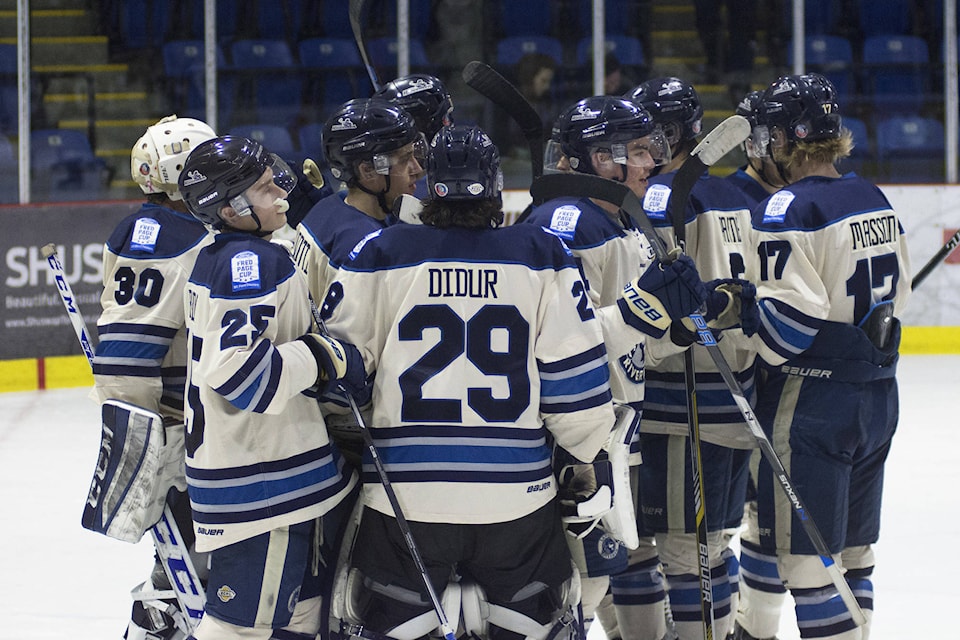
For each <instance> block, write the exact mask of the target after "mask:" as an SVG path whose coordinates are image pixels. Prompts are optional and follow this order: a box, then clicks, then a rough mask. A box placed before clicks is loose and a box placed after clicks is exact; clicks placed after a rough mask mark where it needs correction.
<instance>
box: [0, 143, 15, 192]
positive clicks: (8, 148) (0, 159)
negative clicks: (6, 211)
mask: <svg viewBox="0 0 960 640" xmlns="http://www.w3.org/2000/svg"><path fill="white" fill-rule="evenodd" d="M19 188H20V183H19V174H18V165H17V149H16V147H14V145H13V142H12V141H11V140H10V139H9V138H7V137H6V136H0V203H2V204H13V203H16V202H19V200H20V189H19Z"/></svg>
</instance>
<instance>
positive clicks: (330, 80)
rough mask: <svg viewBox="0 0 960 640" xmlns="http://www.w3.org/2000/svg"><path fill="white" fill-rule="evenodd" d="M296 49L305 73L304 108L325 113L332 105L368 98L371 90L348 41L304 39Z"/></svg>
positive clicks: (343, 39)
mask: <svg viewBox="0 0 960 640" xmlns="http://www.w3.org/2000/svg"><path fill="white" fill-rule="evenodd" d="M298 49H299V52H300V64H301V66H302V67H303V69H304V72H305V73H304V74H303V75H304V78H305V87H304V98H305V102H306V103H307V104H310V105H313V106H314V107H316V108H317V109H319V110H320V111H321V112H326V111H329V110H330V109H331V108H332V106H333V105H340V104H343V103H344V102H346V101H347V100H350V99H352V98H356V97H360V96H368V95H370V93H371V86H370V83H369V80H368V79H367V76H366V74H365V73H364V72H363V71H362V69H363V66H362V65H363V63H362V62H361V60H360V53H359V52H358V51H357V45H356V43H354V41H353V40H352V39H348V38H308V39H307V40H302V41H301V42H300V44H299V45H298Z"/></svg>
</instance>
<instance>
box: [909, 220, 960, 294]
mask: <svg viewBox="0 0 960 640" xmlns="http://www.w3.org/2000/svg"><path fill="white" fill-rule="evenodd" d="M957 245H960V229H957V231H956V233H954V234H953V235H952V236H950V239H949V240H947V244H945V245H943V246H942V247H940V250H939V251H937V252H936V253H935V254H934V255H933V257H932V258H930V260H928V261H927V264H925V265H923V268H922V269H920V271H919V272H918V273H917V275H915V276H914V277H913V282H911V283H910V287H911V288H913V289H916V288H917V285H919V284H920V283H921V282H923V281H924V280H926V279H927V276H928V275H930V272H931V271H933V270H934V268H935V267H937V266H938V265H939V264H940V263H941V262H943V261H944V260H946V259H947V256H949V255H950V253H951V252H952V251H953V250H954V249H956V248H957Z"/></svg>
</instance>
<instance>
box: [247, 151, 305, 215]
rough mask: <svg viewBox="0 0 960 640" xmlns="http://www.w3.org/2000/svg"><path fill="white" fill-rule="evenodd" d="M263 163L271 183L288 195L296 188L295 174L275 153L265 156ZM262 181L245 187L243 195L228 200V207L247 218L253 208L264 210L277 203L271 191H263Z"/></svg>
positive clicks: (263, 183) (274, 194)
mask: <svg viewBox="0 0 960 640" xmlns="http://www.w3.org/2000/svg"><path fill="white" fill-rule="evenodd" d="M265 160H266V161H265V162H264V165H265V167H266V168H265V170H264V171H265V172H266V171H269V172H271V182H272V183H273V184H274V185H276V186H278V187H280V188H281V189H283V191H284V194H285V195H289V194H290V192H291V191H293V189H294V187H296V186H297V174H296V173H295V172H294V171H293V170H292V169H291V168H290V165H288V164H287V163H286V162H285V161H284V160H283V158H281V157H280V156H278V155H277V154H275V153H270V154H267V157H266V159H265ZM265 184H269V183H265V182H264V181H263V180H257V181H256V182H255V183H253V184H252V185H250V186H249V187H247V189H246V190H244V192H243V193H241V194H240V195H238V196H235V197H233V198H231V199H230V206H231V207H233V208H234V209H236V210H237V213H238V214H239V215H241V216H248V215H250V214H251V213H252V212H253V209H254V208H255V207H261V208H266V207H269V206H272V205H273V204H275V203H276V201H277V194H276V192H275V191H273V190H272V189H265V188H264V185H265Z"/></svg>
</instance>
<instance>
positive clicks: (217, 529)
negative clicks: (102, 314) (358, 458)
mask: <svg viewBox="0 0 960 640" xmlns="http://www.w3.org/2000/svg"><path fill="white" fill-rule="evenodd" d="M183 303H184V305H185V309H186V317H187V329H188V331H189V334H188V344H189V356H190V362H189V367H188V387H187V412H186V417H187V436H186V448H187V485H188V490H189V494H190V504H191V506H192V509H193V519H194V522H195V526H196V532H197V549H198V550H199V551H210V550H213V549H217V548H220V547H223V546H226V545H229V544H232V543H234V542H238V541H240V540H244V539H247V538H250V537H253V536H256V535H259V534H262V533H265V532H267V531H269V530H271V529H275V528H277V527H280V526H284V525H290V524H295V523H299V522H306V521H308V520H310V519H312V518H316V517H318V516H321V515H323V514H324V513H326V512H327V511H329V510H330V509H331V508H332V507H333V506H334V505H336V504H337V503H338V502H339V501H340V500H342V499H343V498H344V496H345V495H346V494H347V493H348V492H349V490H350V488H351V487H352V486H353V485H354V484H355V483H356V475H355V474H354V473H353V472H352V471H349V470H345V469H344V464H343V459H342V458H341V456H340V453H339V451H338V450H337V449H336V447H335V446H333V445H332V444H331V443H330V441H329V439H328V437H327V432H326V429H325V428H324V423H323V418H322V417H321V415H320V409H319V407H318V405H317V401H316V398H315V396H314V395H313V394H308V393H306V392H305V391H306V390H308V389H309V388H310V387H311V386H313V385H314V383H315V382H316V380H317V363H316V360H315V359H314V357H313V356H312V355H311V353H310V350H309V349H308V348H307V346H306V345H305V344H303V343H302V342H300V341H298V340H296V338H297V337H299V336H301V335H303V334H304V333H306V332H308V331H309V330H310V328H311V324H310V323H311V314H310V306H309V301H308V298H307V285H306V281H305V279H304V277H303V274H302V273H300V271H299V270H298V269H297V268H296V266H295V265H294V264H293V262H292V261H291V259H290V256H289V254H288V253H287V251H286V249H284V248H283V247H281V246H279V245H276V244H273V243H270V242H268V241H266V240H263V239H260V238H255V237H253V236H250V235H248V234H240V233H222V234H219V235H218V236H217V237H216V241H215V242H214V244H213V245H211V246H209V247H207V248H205V249H204V250H203V251H201V252H200V255H199V256H198V257H197V262H196V266H195V268H194V270H193V273H192V275H191V277H190V282H189V284H188V285H187V288H186V292H185V297H184V300H183Z"/></svg>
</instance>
